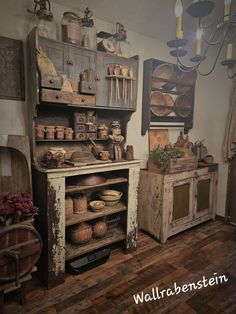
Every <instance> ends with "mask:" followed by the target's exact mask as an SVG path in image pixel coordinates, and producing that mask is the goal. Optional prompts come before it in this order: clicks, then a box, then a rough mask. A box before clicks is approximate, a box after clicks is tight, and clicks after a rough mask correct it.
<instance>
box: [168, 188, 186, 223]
mask: <svg viewBox="0 0 236 314" xmlns="http://www.w3.org/2000/svg"><path fill="white" fill-rule="evenodd" d="M173 194H174V202H173V216H172V219H173V220H176V219H180V218H184V217H187V216H189V208H190V207H189V205H190V204H189V196H190V183H186V184H183V185H179V186H175V187H174V188H173Z"/></svg>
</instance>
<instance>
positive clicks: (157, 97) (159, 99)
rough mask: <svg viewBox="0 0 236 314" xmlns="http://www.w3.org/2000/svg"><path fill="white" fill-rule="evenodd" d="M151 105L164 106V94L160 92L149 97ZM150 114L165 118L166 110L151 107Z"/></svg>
mask: <svg viewBox="0 0 236 314" xmlns="http://www.w3.org/2000/svg"><path fill="white" fill-rule="evenodd" d="M151 105H161V106H166V99H165V96H164V94H162V93H160V92H153V93H152V96H151ZM151 112H152V113H153V114H154V115H155V116H157V117H161V116H165V115H166V108H165V107H152V108H151Z"/></svg>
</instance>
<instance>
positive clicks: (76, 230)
mask: <svg viewBox="0 0 236 314" xmlns="http://www.w3.org/2000/svg"><path fill="white" fill-rule="evenodd" d="M92 236H93V230H92V227H91V226H90V225H89V224H87V223H86V222H81V223H79V224H78V225H75V226H73V227H72V228H71V230H70V240H71V242H73V243H75V244H84V243H87V242H89V241H90V240H91V239H92Z"/></svg>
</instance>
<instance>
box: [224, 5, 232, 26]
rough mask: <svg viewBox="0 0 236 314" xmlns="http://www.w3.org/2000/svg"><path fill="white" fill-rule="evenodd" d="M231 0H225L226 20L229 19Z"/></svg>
mask: <svg viewBox="0 0 236 314" xmlns="http://www.w3.org/2000/svg"><path fill="white" fill-rule="evenodd" d="M230 5H231V0H225V9H224V22H228V21H229V16H230Z"/></svg>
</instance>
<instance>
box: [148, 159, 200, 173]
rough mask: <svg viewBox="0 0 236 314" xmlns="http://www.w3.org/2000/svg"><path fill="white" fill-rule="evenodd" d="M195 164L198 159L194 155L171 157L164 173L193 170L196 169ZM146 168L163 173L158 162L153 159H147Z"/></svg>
mask: <svg viewBox="0 0 236 314" xmlns="http://www.w3.org/2000/svg"><path fill="white" fill-rule="evenodd" d="M197 166H198V159H197V158H196V157H185V158H177V159H171V160H170V164H169V166H168V168H167V169H166V171H165V173H176V172H180V171H189V170H194V169H197ZM148 170H149V171H155V172H157V173H163V172H162V170H161V168H160V165H159V164H158V162H156V161H154V160H148Z"/></svg>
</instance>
